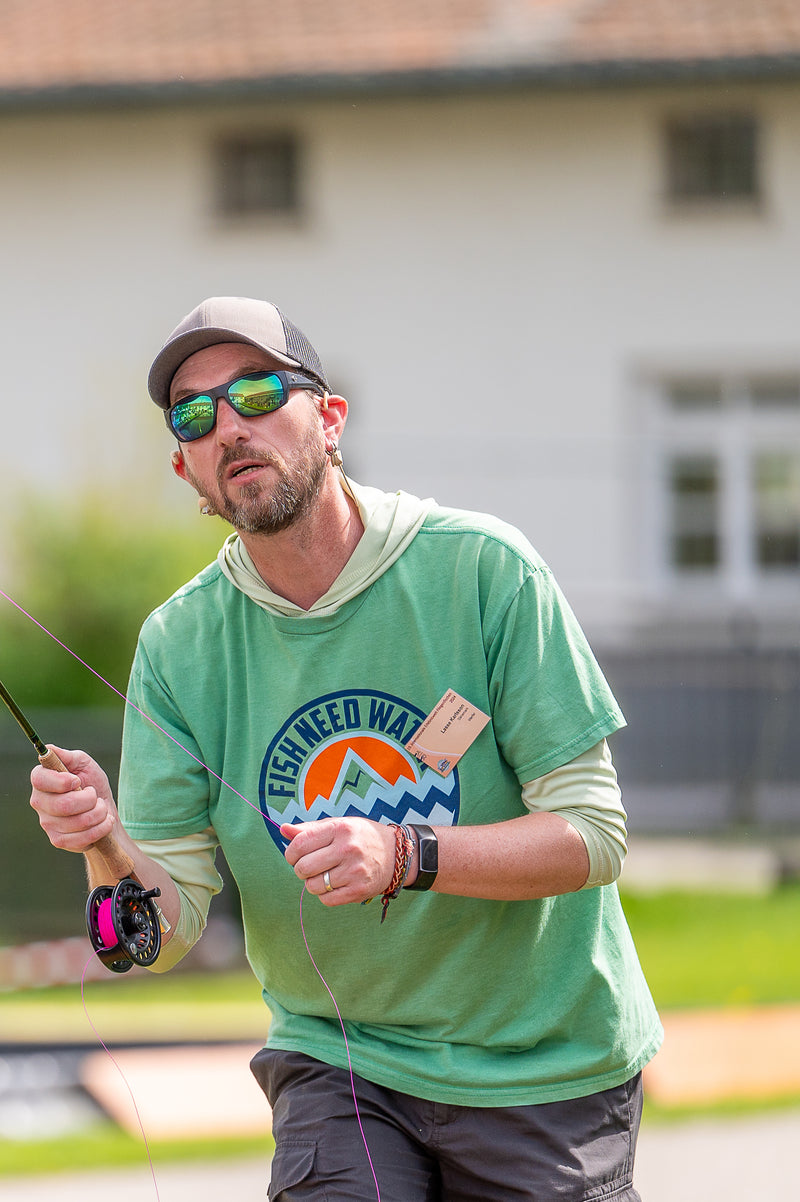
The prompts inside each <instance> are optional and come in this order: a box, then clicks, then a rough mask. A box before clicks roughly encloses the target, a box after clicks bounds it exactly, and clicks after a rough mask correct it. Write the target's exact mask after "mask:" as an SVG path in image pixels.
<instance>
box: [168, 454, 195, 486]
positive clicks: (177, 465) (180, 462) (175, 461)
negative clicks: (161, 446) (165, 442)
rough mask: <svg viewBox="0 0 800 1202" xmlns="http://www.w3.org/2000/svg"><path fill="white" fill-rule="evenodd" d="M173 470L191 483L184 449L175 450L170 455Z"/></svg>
mask: <svg viewBox="0 0 800 1202" xmlns="http://www.w3.org/2000/svg"><path fill="white" fill-rule="evenodd" d="M170 462H171V463H172V470H173V472H174V473H175V475H176V476H179V477H180V479H181V480H186V482H187V483H189V482H190V481H189V477H188V475H187V473H186V460H185V459H184V457H183V451H173V452H172V454H171V455H170Z"/></svg>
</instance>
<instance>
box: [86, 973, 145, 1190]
mask: <svg viewBox="0 0 800 1202" xmlns="http://www.w3.org/2000/svg"><path fill="white" fill-rule="evenodd" d="M94 958H95V957H94V953H92V955H91V956H90V957H89V959H88V960H87V961H86V963H85V964H84V966H83V972H82V973H81V1003H82V1005H83V1013H84V1014H85V1015H86V1021H87V1023H88V1024H89V1026H90V1027H91V1028H92V1031H93V1032H94V1035H95V1038H96V1039H97V1042H98V1043H99V1044H100V1047H101V1048H102V1049H103V1051H104V1052H105V1053H106V1055H107V1056H108V1058H109V1060H110V1061H111V1063H112V1064H113V1065H114V1068H115V1069H116V1070H117V1072H118V1073H119V1075H120V1077H121V1078H122V1080H123V1082H124V1084H125V1088H126V1089H127V1091H128V1093H129V1094H130V1099H131V1102H132V1103H133V1110H134V1113H135V1115H136V1121H137V1123H138V1124H139V1130H140V1131H141V1133H142V1141H143V1143H144V1150H145V1152H146V1153H147V1163H148V1164H149V1165H150V1175H151V1177H152V1178H153V1189H154V1190H155V1191H156V1202H161V1194H160V1193H159V1192H158V1182H157V1180H156V1169H155V1165H154V1164H153V1157H152V1156H151V1154H150V1144H149V1143H148V1140H147V1133H146V1132H145V1129H144V1123H143V1122H142V1116H141V1114H140V1113H139V1107H138V1106H137V1104H136V1098H135V1097H134V1096H133V1090H132V1089H131V1087H130V1083H129V1081H128V1078H127V1077H126V1076H125V1074H124V1073H123V1071H122V1069H121V1068H120V1066H119V1063H118V1062H117V1061H116V1060H115V1059H114V1056H113V1054H112V1052H111V1049H110V1048H109V1046H108V1044H107V1043H106V1042H105V1041H104V1040H103V1038H102V1036H101V1035H100V1032H99V1031H98V1030H97V1027H96V1026H95V1025H94V1023H93V1022H92V1020H91V1018H90V1016H89V1011H88V1009H87V1006H86V996H85V992H84V986H85V984H86V973H87V972H88V971H89V965H90V964H92V963H93V961H94Z"/></svg>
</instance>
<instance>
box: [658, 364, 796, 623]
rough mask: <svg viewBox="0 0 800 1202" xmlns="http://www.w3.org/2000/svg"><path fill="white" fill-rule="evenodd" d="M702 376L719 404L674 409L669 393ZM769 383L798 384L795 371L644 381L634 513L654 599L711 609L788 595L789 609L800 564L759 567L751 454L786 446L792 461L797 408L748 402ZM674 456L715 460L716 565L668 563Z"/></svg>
mask: <svg viewBox="0 0 800 1202" xmlns="http://www.w3.org/2000/svg"><path fill="white" fill-rule="evenodd" d="M703 378H704V379H706V380H708V381H715V382H718V383H719V384H720V386H721V403H720V406H719V407H718V408H715V409H711V408H709V409H708V410H705V411H703V410H700V409H698V410H696V411H694V412H690V411H686V410H684V411H683V412H676V410H675V408H674V407H673V406H672V405H671V404H670V400H669V390H670V388H671V387H672V386H674V385H675V384H680V383H684V382H687V381H689V380H690V379H694V380H700V379H703ZM770 379H772V380H778V379H784V380H786V381H789V380H791V381H793V382H795V381H796V382H798V383H799V384H800V365H798V366H795V367H793V368H790V369H783V368H781V369H771V370H765V369H758V370H752V371H744V370H743V371H740V372H736V373H731V372H725V371H702V372H701V371H697V372H692V371H688V370H684V371H660V372H658V373H653V374H650V375H649V376H648V377H647V378H646V382H645V384H644V396H642V397H640V399H641V400H642V401H643V412H644V415H645V419H644V433H643V454H642V461H641V462H642V480H643V484H644V495H643V497H642V500H643V504H642V505H641V506H640V513H641V523H642V535H643V544H642V545H643V548H644V555H643V562H644V572H645V578H646V580H647V581H649V583H650V587H651V589H652V590H653V591H654V592H655V594H656V595H657V596H661V597H662V598H663V597H670V596H673V597H674V596H676V595H681V596H684V597H687V598H688V599H690V600H691V599H694V600H697V601H699V600H702V598H703V597H707V598H708V599H709V600H712V601H714V603H715V604H718V603H719V602H720V601H722V602H724V601H730V602H732V603H741V602H747V603H751V604H752V603H758V604H760V603H762V602H766V603H768V604H770V603H775V604H781V603H783V602H784V601H786V600H789V599H791V600H792V602H793V604H795V605H796V603H797V595H798V593H797V590H798V585H800V564H797V565H792V566H781V565H772V566H765V565H763V564H761V563H759V562H758V557H757V530H756V514H757V504H756V497H755V495H754V493H753V487H754V486H753V475H754V470H755V463H756V458H757V456H758V455H759V454H760V453H770V452H776V451H785V450H786V449H787V448H789V449H793V450H794V452H795V454H796V455H797V456H798V458H800V403H798V405H797V407H796V408H791V407H787V408H785V409H781V408H780V407H779V406H775V407H769V408H768V407H764V408H757V407H756V406H755V405H753V404H752V403H751V396H752V388H753V386H754V385H755V384H756V383H763V382H764V381H767V380H770ZM680 456H685V457H686V458H702V457H711V458H714V459H716V460H717V461H718V465H719V488H720V496H719V530H718V536H719V541H720V560H719V563H718V564H717V565H716V566H714V567H710V568H701V567H694V568H681V567H680V566H679V565H677V564H676V563H675V562H674V560H673V557H672V544H673V535H674V532H675V531H674V526H673V524H672V520H671V519H672V505H673V497H674V494H673V492H672V491H671V472H672V465H673V463H674V460H675V458H676V457H680Z"/></svg>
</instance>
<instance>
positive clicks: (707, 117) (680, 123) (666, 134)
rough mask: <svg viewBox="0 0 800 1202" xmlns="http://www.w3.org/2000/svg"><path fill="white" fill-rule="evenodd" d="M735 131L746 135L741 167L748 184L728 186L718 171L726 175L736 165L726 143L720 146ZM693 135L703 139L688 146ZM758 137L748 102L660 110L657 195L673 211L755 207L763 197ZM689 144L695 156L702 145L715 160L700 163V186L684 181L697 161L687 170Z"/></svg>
mask: <svg viewBox="0 0 800 1202" xmlns="http://www.w3.org/2000/svg"><path fill="white" fill-rule="evenodd" d="M737 125H738V126H739V130H738V131H737V129H736V127H737ZM737 132H738V133H739V136H740V137H741V138H749V142H750V144H749V146H747V147H745V148H744V153H746V154H747V155H748V156H749V162H748V163H747V165H746V169H745V173H747V172H749V174H750V176H751V184H750V186H749V187H748V188H737V189H735V190H731V189H730V187H726V186H725V178H724V177H725V175H726V173H727V174H728V176H731V175H735V174H736V170H737V165H736V163H735V162H734V161H732V151H731V148H730V147H728V148H727V151H726V148H725V146H724V142H725V140H726V138H727V139H728V140H729V141H731V142H733V141H734V140H735V135H736V133H737ZM693 136H694V138H695V140H696V142H697V143H702V142H703V141H704V140H705V142H706V146H705V148H703V147H702V145H696V146H695V147H694V148H692V147H691V145H690V142H691V139H692V137H693ZM715 137H716V142H717V145H716V146H715V145H714V141H715ZM681 140H682V141H683V142H684V146H683V148H681V146H680V145H679V143H680V141H681ZM762 140H763V136H762V128H761V121H760V119H759V115H758V113H757V112H756V111H755V110H754V109H752V108H749V107H744V106H743V107H735V108H729V109H728V108H725V109H712V108H702V107H697V108H692V109H686V110H682V111H681V110H678V111H672V112H668V113H667V114H665V115H664V116H663V118H662V122H661V161H662V180H663V198H664V201H665V203H666V205H667V207H668V208H669V209H670V210H672V211H676V212H682V211H684V210H695V209H721V210H727V209H742V208H744V209H747V208H759V207H760V206H761V205H762V203H763V170H762V153H761V148H762ZM692 149H694V153H695V155H696V156H697V159H698V161H700V160H701V159H702V154H703V149H705V153H706V155H707V156H708V157H709V158H711V157H713V156H716V159H717V162H716V163H713V162H711V163H708V162H707V163H706V164H705V169H706V172H707V175H708V179H707V180H706V181H705V186H702V181H701V183H700V186H697V187H691V186H689V183H688V180H689V179H690V177H691V175H692V174H694V175H695V176H697V175H698V172H697V164H695V166H694V170H693V168H692V164H691V163H689V162H688V161H687V159H688V157H689V155H690V154H691V152H692ZM726 153H727V156H728V158H727V162H726V161H725V156H726ZM702 166H703V165H702V163H701V168H702ZM681 176H683V177H684V179H683V180H682V179H681ZM713 177H716V179H715V178H713Z"/></svg>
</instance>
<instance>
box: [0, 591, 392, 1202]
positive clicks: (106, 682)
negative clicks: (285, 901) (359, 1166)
mask: <svg viewBox="0 0 800 1202" xmlns="http://www.w3.org/2000/svg"><path fill="white" fill-rule="evenodd" d="M0 597H5V599H6V601H8V602H9V603H10V604H11V605H13V606H14V608H15V609H17V610H19V612H20V613H21V614H24V615H25V617H26V618H28V619H29V620H30V621H31V622H33V624H34V626H38V627H39V629H40V630H41V631H42V632H43V633H44V634H46V635H47V636H48V638H50V639H52V640H53V642H54V643H57V644H58V646H59V647H61V648H62V649H63V650H64V651H66V652H67V654H68V655H71V656H72V658H73V659H75V660H77V661H78V663H79V664H81V665H82V666H83V667H84V668H86V670H87V672H91V674H92V676H94V677H96V678H97V680H99V681H100V682H101V683H102V684H104V685H106V687H107V688H109V689H111V691H112V693H116V695H117V696H118V697H120V698H121V699H122V700H123V701H124V702H125V704H126V705H129V706H130V707H131V709H133V710H135V711H136V713H137V714H141V716H142V717H143V718H144V719H145V721H147V722H149V723H150V725H151V726H153V727H155V729H156V730H159V731H161V733H162V734H164V735H166V737H167V738H168V739H170V740H171V742H173V743H174V744H175V746H176V747H179V748H180V750H181V751H183V752H185V753H186V755H188V756H189V757H190V758H191V759H193V760H194V761H195V762H196V763H197V764H199V765H200V767H201V768H204V769H205V770H206V772H208V773H210V775H211V776H213V777H214V778H215V780H218V781H219V783H220V784H221V785H223V786H224V787H225V788H226V789H230V791H231V793H234V794H235V795H236V796H237V797H239V798H241V800H242V801H243V802H244V803H245V805H248V806H250V808H251V810H255V811H256V813H258V814H261V815H262V817H264V818H266V820H267V822H269V823H271V824H272V826H274V827H275V828H276V829H277V830H280V823H278V822H275V821H274V820H273V819H272V818H270V817H269V815H267V814H264V813H263V811H262V810H261V808H260V807H259V806H257V805H254V804H253V802H252V801H250V800H249V798H247V797H245V796H244V794H243V793H240V792H239V790H238V789H234V787H233V785H229V784H228V782H227V781H226V780H224V779H223V778H222V777H221V776H219V775H218V774H217V773H216V772H215V771H214V769H213V768H210V767H209V765H208V764H205V763H204V762H203V761H202V760H201V759H200V757H199V756H197V755H195V754H194V752H193V751H190V750H189V748H188V747H184V745H183V743H181V742H180V740H179V739H176V738H175V736H174V735H171V734H170V733H169V731H168V730H165V729H164V727H163V726H160V725H159V723H158V722H156V721H155V719H153V718H151V717H150V715H149V714H146V713H145V712H144V710H142V709H140V708H139V706H138V705H136V703H135V702H133V701H131V699H130V698H129V697H128V696H127V695H126V694H125V693H123V692H121V691H120V690H119V689H118V688H117V687H116V686H115V685H113V684H112V683H111V681H109V680H106V678H105V676H102V675H101V674H100V673H99V672H98V671H97V670H96V669H95V668H93V667H92V666H91V664H88V663H87V662H86V660H84V659H81V657H80V656H79V655H78V653H77V652H76V651H73V650H72V648H71V647H68V646H67V644H66V643H63V642H62V641H61V639H60V638H58V636H57V635H55V634H53V632H52V630H48V628H47V627H46V626H45V625H44V624H43V623H42V622H40V621H39V620H38V619H37V618H34V616H33V614H30V613H28V611H27V610H26V609H24V608H23V606H21V605H20V604H19V602H18V601H15V600H14V598H13V597H10V596H9V594H8V593H7V592H5V591H4V590H3V589H2V588H0ZM305 893H306V884H305V882H303V888H302V890H301V892H300V933H301V934H302V936H303V943H304V944H305V949H306V952H307V954H308V958H309V960H310V961H311V964H312V966H313V968H314V971H315V972H316V974H317V976H318V977H319V979H320V981H321V982H322V984H323V985H324V986H325V989H326V990H327V993H328V996H329V997H330V999H331V1002H332V1003H333V1008H334V1010H335V1011H336V1017H337V1018H338V1020H339V1026H340V1027H341V1031H342V1038H343V1039H344V1046H345V1051H346V1053H347V1065H348V1071H349V1074H350V1087H351V1090H352V1093H353V1105H354V1107H355V1114H356V1121H357V1122H358V1129H359V1131H360V1132H361V1139H362V1141H363V1143H364V1150H365V1152H366V1154H367V1160H368V1161H369V1167H370V1171H371V1173H372V1179H373V1182H374V1184H375V1192H376V1194H377V1202H381V1191H380V1187H379V1185H378V1178H377V1176H376V1173H375V1166H374V1164H373V1161H372V1156H371V1155H370V1151H369V1144H368V1143H367V1137H366V1134H365V1132H364V1127H363V1124H362V1122H361V1112H360V1111H359V1108H358V1099H357V1097H356V1083H355V1074H354V1072H353V1066H352V1063H351V1060H350V1045H349V1043H348V1039H347V1032H346V1031H345V1025H344V1019H343V1018H342V1015H341V1011H340V1010H339V1006H338V1004H337V1001H336V998H335V997H334V996H333V991H332V990H331V987H330V986H329V984H328V982H327V981H326V980H325V978H324V976H323V975H322V973H321V972H320V970H319V968H318V966H317V962H316V960H315V959H314V957H313V955H312V954H311V948H310V947H309V943H308V938H307V936H306V929H305V924H304V922H303V897H304V896H305ZM92 958H94V954H93V957H92ZM90 962H91V961H90ZM85 975H86V969H85V968H84V971H83V976H82V977H81V1000H82V1002H83V1009H84V1013H85V1014H86V1017H87V1020H88V1022H89V1026H90V1027H91V1028H92V1031H94V1033H95V1035H96V1036H97V1039H98V1041H99V1043H100V1045H101V1046H102V1047H103V1048H105V1050H106V1052H108V1055H109V1056H110V1057H111V1060H112V1061H113V1062H114V1064H115V1066H116V1068H117V1071H118V1072H119V1073H120V1076H122V1079H123V1081H125V1085H126V1087H127V1089H128V1092H129V1093H130V1095H131V1099H132V1100H133V1105H134V1109H135V1110H136V1117H137V1119H138V1120H139V1126H140V1128H141V1131H142V1138H143V1139H144V1145H145V1149H146V1151H147V1158H148V1160H149V1161H150V1168H151V1170H152V1171H153V1182H154V1184H155V1171H154V1169H153V1161H152V1158H151V1156H150V1148H149V1146H148V1143H147V1137H146V1135H145V1133H144V1127H143V1126H142V1121H141V1118H140V1117H139V1110H138V1107H137V1106H136V1101H135V1099H134V1098H133V1091H132V1090H131V1088H130V1086H129V1085H128V1082H127V1081H126V1080H125V1076H124V1074H123V1072H122V1069H121V1068H120V1067H119V1065H118V1064H117V1062H116V1061H115V1060H114V1057H113V1056H112V1055H111V1052H110V1051H109V1049H108V1048H107V1047H106V1045H105V1043H103V1040H102V1039H101V1038H100V1036H99V1034H98V1032H97V1030H96V1028H95V1026H94V1024H93V1023H92V1020H91V1019H90V1018H89V1014H88V1011H87V1010H86V1002H85V998H84V989H83V983H84V977H85ZM156 1196H157V1198H158V1196H159V1195H158V1185H157V1184H156ZM159 1202H160V1199H159Z"/></svg>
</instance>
